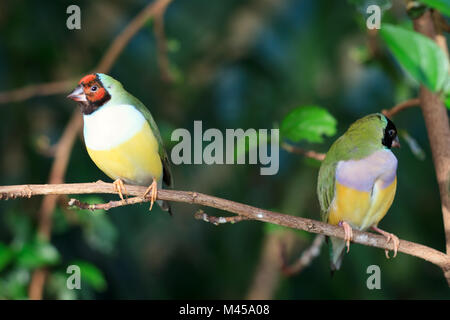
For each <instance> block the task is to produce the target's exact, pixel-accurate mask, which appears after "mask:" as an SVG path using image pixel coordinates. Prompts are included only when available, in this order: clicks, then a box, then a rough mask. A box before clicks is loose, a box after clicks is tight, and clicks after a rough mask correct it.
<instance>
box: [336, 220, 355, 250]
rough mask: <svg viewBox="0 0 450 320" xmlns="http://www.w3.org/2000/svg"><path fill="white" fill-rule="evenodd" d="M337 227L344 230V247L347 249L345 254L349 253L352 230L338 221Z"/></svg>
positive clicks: (345, 223)
mask: <svg viewBox="0 0 450 320" xmlns="http://www.w3.org/2000/svg"><path fill="white" fill-rule="evenodd" d="M339 226H340V227H342V228H344V233H345V237H344V240H345V246H346V247H347V253H348V252H349V251H350V241H352V239H353V229H352V227H351V226H350V225H349V224H348V223H347V222H345V221H340V222H339Z"/></svg>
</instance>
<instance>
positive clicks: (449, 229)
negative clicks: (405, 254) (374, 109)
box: [414, 11, 450, 286]
mask: <svg viewBox="0 0 450 320" xmlns="http://www.w3.org/2000/svg"><path fill="white" fill-rule="evenodd" d="M414 29H415V30H416V31H418V32H420V33H422V34H423V35H425V36H427V37H429V38H431V39H433V40H434V41H436V43H437V44H438V45H439V46H440V47H441V48H442V50H443V51H444V52H446V54H447V57H448V50H447V44H446V41H445V38H444V37H443V36H442V35H441V34H439V33H436V30H435V28H434V23H433V19H432V15H431V12H430V11H427V12H425V13H424V14H423V15H422V16H421V17H419V18H417V19H415V20H414ZM419 97H420V105H421V108H422V113H423V117H424V120H425V125H426V127H427V132H428V138H429V140H430V146H431V153H432V155H433V162H434V168H435V170H436V176H437V180H438V185H439V192H440V197H441V203H442V217H443V221H444V230H445V237H446V251H447V254H448V255H450V126H449V119H448V115H447V109H446V108H445V106H444V103H443V102H442V101H441V99H440V98H439V95H438V94H436V93H434V92H432V91H430V90H429V89H428V88H426V87H425V86H423V85H421V86H420V95H419ZM445 276H446V279H447V282H448V284H449V286H450V270H447V273H446V275H445Z"/></svg>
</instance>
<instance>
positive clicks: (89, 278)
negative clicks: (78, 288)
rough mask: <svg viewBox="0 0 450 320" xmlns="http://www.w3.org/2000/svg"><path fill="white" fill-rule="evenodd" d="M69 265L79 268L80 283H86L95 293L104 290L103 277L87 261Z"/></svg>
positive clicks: (104, 282)
mask: <svg viewBox="0 0 450 320" xmlns="http://www.w3.org/2000/svg"><path fill="white" fill-rule="evenodd" d="M71 264H73V265H77V266H78V267H80V272H81V280H82V281H86V283H87V284H89V285H90V286H91V287H92V288H94V289H95V290H96V291H104V290H105V289H106V285H107V284H106V280H105V277H104V275H103V273H102V272H101V271H100V269H98V268H97V267H96V266H94V265H93V264H91V263H89V262H87V261H75V262H73V263H71Z"/></svg>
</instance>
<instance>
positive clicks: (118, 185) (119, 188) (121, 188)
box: [113, 179, 128, 201]
mask: <svg viewBox="0 0 450 320" xmlns="http://www.w3.org/2000/svg"><path fill="white" fill-rule="evenodd" d="M113 186H114V192H117V193H118V194H119V197H120V199H122V201H124V198H123V194H125V195H127V193H128V191H127V189H126V188H125V185H124V184H123V181H122V180H121V179H117V180H115V181H114V182H113Z"/></svg>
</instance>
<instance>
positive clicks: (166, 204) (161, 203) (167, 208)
mask: <svg viewBox="0 0 450 320" xmlns="http://www.w3.org/2000/svg"><path fill="white" fill-rule="evenodd" d="M156 203H157V204H158V205H159V206H160V207H161V209H163V210H164V211H167V212H169V214H170V215H172V208H171V207H170V203H169V201H165V200H157V201H156Z"/></svg>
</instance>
